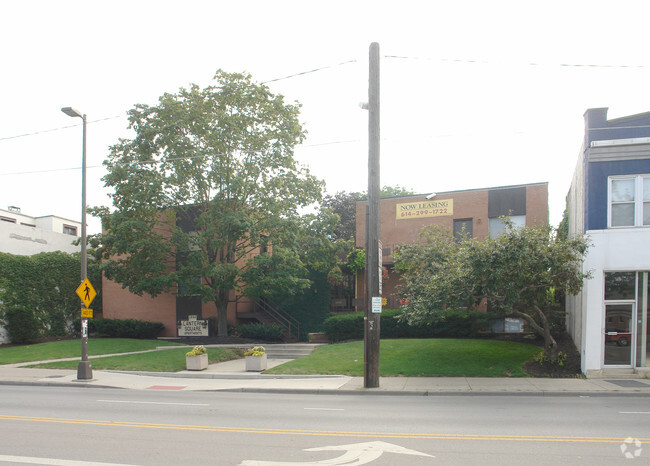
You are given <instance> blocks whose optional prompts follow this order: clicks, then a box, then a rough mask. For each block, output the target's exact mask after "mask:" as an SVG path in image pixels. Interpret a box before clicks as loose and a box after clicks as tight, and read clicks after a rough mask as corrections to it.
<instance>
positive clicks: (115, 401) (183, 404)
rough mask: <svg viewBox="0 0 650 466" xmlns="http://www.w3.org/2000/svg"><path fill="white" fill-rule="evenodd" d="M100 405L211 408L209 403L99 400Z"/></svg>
mask: <svg viewBox="0 0 650 466" xmlns="http://www.w3.org/2000/svg"><path fill="white" fill-rule="evenodd" d="M97 401H98V402H100V403H127V404H136V405H173V406H210V404H209V403H164V402H162V401H130V400H97Z"/></svg>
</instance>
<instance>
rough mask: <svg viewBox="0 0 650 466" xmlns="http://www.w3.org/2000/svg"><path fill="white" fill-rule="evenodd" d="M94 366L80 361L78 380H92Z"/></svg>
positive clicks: (88, 362)
mask: <svg viewBox="0 0 650 466" xmlns="http://www.w3.org/2000/svg"><path fill="white" fill-rule="evenodd" d="M92 378H93V366H92V365H91V364H90V361H79V365H78V366H77V380H92Z"/></svg>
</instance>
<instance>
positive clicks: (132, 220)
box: [93, 71, 322, 336]
mask: <svg viewBox="0 0 650 466" xmlns="http://www.w3.org/2000/svg"><path fill="white" fill-rule="evenodd" d="M298 117H299V105H298V104H293V105H292V104H286V103H285V102H284V100H283V97H282V96H279V95H278V96H276V95H273V94H272V93H271V92H269V89H268V88H267V87H266V86H264V85H261V84H258V83H256V82H254V81H253V80H252V78H251V76H250V75H246V74H238V73H232V74H229V73H225V72H223V71H218V72H217V73H216V75H215V83H214V84H212V85H210V86H207V87H205V88H199V87H198V86H197V85H191V86H190V87H189V88H187V89H185V88H182V89H180V90H179V91H178V92H177V93H176V94H168V93H167V94H164V95H163V96H162V97H160V99H159V102H158V104H157V105H154V106H149V105H136V106H135V108H133V109H132V110H130V111H129V122H130V128H131V129H132V130H133V131H134V132H135V136H134V137H133V138H132V139H121V140H120V141H119V142H118V143H117V144H115V145H114V146H113V147H112V148H111V152H110V155H109V157H108V160H107V161H106V162H105V165H106V168H107V169H108V174H107V175H106V176H105V177H104V182H105V185H106V187H108V188H111V189H112V190H113V193H112V195H111V198H112V201H113V206H114V209H113V210H110V209H108V208H96V209H94V212H95V213H96V214H97V215H99V216H100V217H101V219H102V222H103V228H104V233H103V234H102V235H101V236H99V237H97V238H95V239H94V243H93V244H96V245H97V246H98V247H99V248H100V249H99V253H100V255H101V257H102V258H103V260H104V261H105V262H104V263H103V270H104V273H105V274H106V276H107V277H108V278H110V279H112V280H114V281H116V282H118V283H121V284H122V286H123V287H126V288H128V289H129V290H130V291H131V292H133V293H135V294H143V293H146V294H149V295H151V296H156V295H158V294H160V293H163V292H174V291H175V290H178V293H179V294H191V295H198V296H200V297H201V298H202V300H203V301H204V302H210V301H212V302H214V303H215V305H216V308H217V312H218V316H217V327H218V335H219V336H225V335H227V313H226V311H227V306H228V302H229V296H230V293H231V291H232V290H239V291H241V292H242V293H247V292H249V293H250V294H251V295H253V296H259V295H261V294H264V293H265V292H267V291H268V290H269V289H271V288H273V287H275V289H281V290H282V291H283V292H285V293H294V292H298V291H300V290H301V289H303V288H304V287H306V286H308V284H309V282H308V281H307V280H306V279H301V275H304V270H303V265H302V264H301V257H300V255H299V254H296V253H295V251H294V250H293V245H294V242H295V239H296V233H295V225H296V224H297V223H298V218H299V214H298V211H299V209H301V208H303V207H305V206H308V205H310V204H312V203H314V202H317V201H319V200H320V196H321V189H322V183H321V182H320V181H318V180H317V179H316V178H314V177H313V176H312V175H310V174H309V172H308V170H307V169H305V168H301V167H299V166H298V165H297V163H296V161H295V160H294V158H293V150H294V147H295V146H296V145H297V144H299V143H300V142H301V141H302V140H303V138H304V135H305V133H304V131H303V129H302V127H301V125H300V123H299V121H298Z"/></svg>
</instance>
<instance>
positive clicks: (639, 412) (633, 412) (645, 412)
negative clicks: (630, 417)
mask: <svg viewBox="0 0 650 466" xmlns="http://www.w3.org/2000/svg"><path fill="white" fill-rule="evenodd" d="M618 414H650V411H619V412H618Z"/></svg>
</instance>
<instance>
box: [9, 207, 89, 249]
mask: <svg viewBox="0 0 650 466" xmlns="http://www.w3.org/2000/svg"><path fill="white" fill-rule="evenodd" d="M80 236H81V223H80V222H76V221H74V220H68V219H65V218H61V217H57V216H54V215H48V216H45V217H30V216H28V215H24V214H22V213H21V212H20V209H18V208H16V207H9V208H8V209H7V210H4V209H0V252H6V253H9V254H15V255H19V256H31V255H34V254H38V253H39V252H52V251H63V252H67V253H73V252H79V251H80V250H81V247H80V246H79V245H74V244H73V243H74V242H75V241H78V240H79V238H80Z"/></svg>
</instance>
